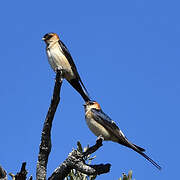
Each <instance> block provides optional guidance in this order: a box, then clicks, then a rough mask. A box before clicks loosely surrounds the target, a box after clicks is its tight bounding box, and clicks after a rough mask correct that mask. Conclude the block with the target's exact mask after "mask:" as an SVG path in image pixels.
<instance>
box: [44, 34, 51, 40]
mask: <svg viewBox="0 0 180 180" xmlns="http://www.w3.org/2000/svg"><path fill="white" fill-rule="evenodd" d="M51 38H52V34H45V35H44V39H45V40H49V39H51Z"/></svg>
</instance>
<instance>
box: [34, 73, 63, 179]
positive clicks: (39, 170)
mask: <svg viewBox="0 0 180 180" xmlns="http://www.w3.org/2000/svg"><path fill="white" fill-rule="evenodd" d="M61 85H62V79H61V71H60V70H57V72H56V82H55V86H54V92H53V97H52V100H51V104H50V107H49V110H48V113H47V115H46V119H45V122H44V126H43V130H42V134H41V143H40V147H39V155H38V162H37V167H36V179H37V180H46V168H47V162H48V157H49V154H50V152H51V127H52V122H53V119H54V115H55V112H56V109H57V106H58V104H59V101H60V95H59V94H60V90H61Z"/></svg>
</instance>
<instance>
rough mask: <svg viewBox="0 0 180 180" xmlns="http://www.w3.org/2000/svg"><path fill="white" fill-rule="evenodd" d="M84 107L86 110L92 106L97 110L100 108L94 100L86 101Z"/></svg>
mask: <svg viewBox="0 0 180 180" xmlns="http://www.w3.org/2000/svg"><path fill="white" fill-rule="evenodd" d="M84 108H85V110H86V111H88V110H90V109H92V108H94V109H97V110H100V109H101V107H100V105H99V104H98V103H97V102H96V101H87V102H86V103H85V104H84Z"/></svg>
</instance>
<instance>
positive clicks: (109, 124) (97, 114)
mask: <svg viewBox="0 0 180 180" xmlns="http://www.w3.org/2000/svg"><path fill="white" fill-rule="evenodd" d="M91 111H92V112H93V115H94V120H96V121H98V123H100V124H101V125H102V126H103V127H104V128H105V129H107V130H108V131H109V132H110V133H111V134H113V135H114V136H115V137H117V138H119V136H120V133H119V132H120V129H119V127H118V126H117V125H116V124H115V122H114V121H112V119H111V118H110V117H109V116H108V115H106V114H105V113H104V112H103V111H102V110H97V109H94V108H92V109H91ZM122 135H123V134H122ZM123 136H124V135H123Z"/></svg>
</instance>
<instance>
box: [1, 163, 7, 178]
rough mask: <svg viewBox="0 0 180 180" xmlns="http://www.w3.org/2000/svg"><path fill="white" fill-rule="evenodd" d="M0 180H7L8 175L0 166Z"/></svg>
mask: <svg viewBox="0 0 180 180" xmlns="http://www.w3.org/2000/svg"><path fill="white" fill-rule="evenodd" d="M0 180H7V173H6V171H5V170H4V169H3V168H2V167H1V166H0Z"/></svg>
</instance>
